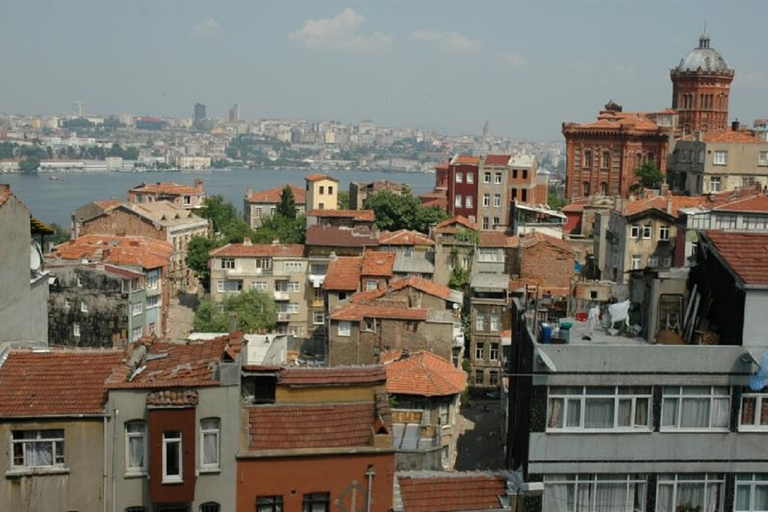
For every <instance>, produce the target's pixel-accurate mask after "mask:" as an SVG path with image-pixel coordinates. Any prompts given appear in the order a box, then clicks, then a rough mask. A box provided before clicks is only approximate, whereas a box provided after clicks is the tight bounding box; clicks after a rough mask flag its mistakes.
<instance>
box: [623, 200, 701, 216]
mask: <svg viewBox="0 0 768 512" xmlns="http://www.w3.org/2000/svg"><path fill="white" fill-rule="evenodd" d="M706 202H707V198H706V197H690V196H672V195H670V196H655V197H651V198H647V199H639V200H637V201H630V202H629V203H626V208H625V211H624V215H626V216H628V217H631V216H633V215H637V214H639V213H642V212H646V211H650V210H658V211H660V212H662V213H666V214H668V215H672V216H673V217H677V214H678V211H679V210H680V209H681V208H692V207H694V206H700V205H702V204H704V203H706ZM668 210H669V211H668Z"/></svg>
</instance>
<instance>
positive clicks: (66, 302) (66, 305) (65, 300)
mask: <svg viewBox="0 0 768 512" xmlns="http://www.w3.org/2000/svg"><path fill="white" fill-rule="evenodd" d="M71 307H72V303H71V302H70V301H69V299H64V309H67V310H68V309H69V308H71Z"/></svg>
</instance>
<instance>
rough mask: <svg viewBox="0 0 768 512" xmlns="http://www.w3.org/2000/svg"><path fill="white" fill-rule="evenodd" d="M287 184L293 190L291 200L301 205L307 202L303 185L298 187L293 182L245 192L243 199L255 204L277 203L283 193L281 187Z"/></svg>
mask: <svg viewBox="0 0 768 512" xmlns="http://www.w3.org/2000/svg"><path fill="white" fill-rule="evenodd" d="M286 186H288V187H290V188H291V191H292V192H293V200H294V202H295V203H296V204H297V205H303V204H306V202H307V191H306V190H305V189H304V187H298V186H296V185H293V184H286V185H280V186H279V187H275V188H270V189H268V190H260V191H257V192H251V193H250V194H246V196H245V200H246V201H247V202H249V203H257V204H277V203H279V202H280V197H281V196H282V194H283V189H284V188H285V187H286Z"/></svg>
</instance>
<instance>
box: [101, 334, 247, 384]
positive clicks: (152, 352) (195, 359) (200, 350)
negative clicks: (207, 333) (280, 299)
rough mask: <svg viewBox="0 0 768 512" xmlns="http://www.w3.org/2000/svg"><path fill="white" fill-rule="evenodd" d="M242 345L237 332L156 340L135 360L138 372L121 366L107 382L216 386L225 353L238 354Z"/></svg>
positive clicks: (240, 335) (240, 336)
mask: <svg viewBox="0 0 768 512" xmlns="http://www.w3.org/2000/svg"><path fill="white" fill-rule="evenodd" d="M242 348H243V338H242V334H240V333H234V334H231V335H224V336H220V337H218V338H214V339H212V340H204V341H188V342H187V343H166V342H156V343H154V344H152V345H151V346H150V348H149V351H148V352H147V354H146V355H145V356H144V357H143V358H142V359H141V361H140V362H139V363H138V365H137V368H142V367H143V368H144V369H143V370H141V372H138V373H136V372H134V371H133V369H132V368H130V367H129V366H128V365H122V366H121V369H120V371H119V372H116V373H115V374H114V375H113V376H112V377H111V378H110V379H109V382H108V385H109V387H110V388H117V389H122V388H194V387H202V386H215V385H217V384H218V383H219V381H218V380H217V378H216V373H217V372H216V370H217V368H218V365H219V364H220V363H221V361H222V360H223V359H224V358H225V354H226V357H228V358H231V357H232V356H237V354H238V353H239V352H240V351H241V350H242ZM134 350H138V348H134ZM131 375H133V378H131ZM129 379H130V380H129Z"/></svg>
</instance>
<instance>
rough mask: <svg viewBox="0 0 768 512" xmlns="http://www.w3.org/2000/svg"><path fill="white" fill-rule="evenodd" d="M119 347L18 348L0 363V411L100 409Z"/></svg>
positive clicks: (118, 357) (28, 413) (35, 413)
mask: <svg viewBox="0 0 768 512" xmlns="http://www.w3.org/2000/svg"><path fill="white" fill-rule="evenodd" d="M122 358H123V353H122V351H115V350H99V351H96V350H55V349H54V350H50V351H44V352H43V351H34V350H14V351H11V353H10V354H9V356H8V359H7V360H6V361H5V363H4V364H3V365H2V366H0V389H2V393H0V416H60V415H61V416H65V415H77V414H100V413H102V412H104V403H105V402H106V399H107V393H106V381H107V379H108V378H109V376H110V375H111V374H112V372H113V370H114V369H115V368H116V367H117V366H118V365H120V362H121V361H122Z"/></svg>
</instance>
